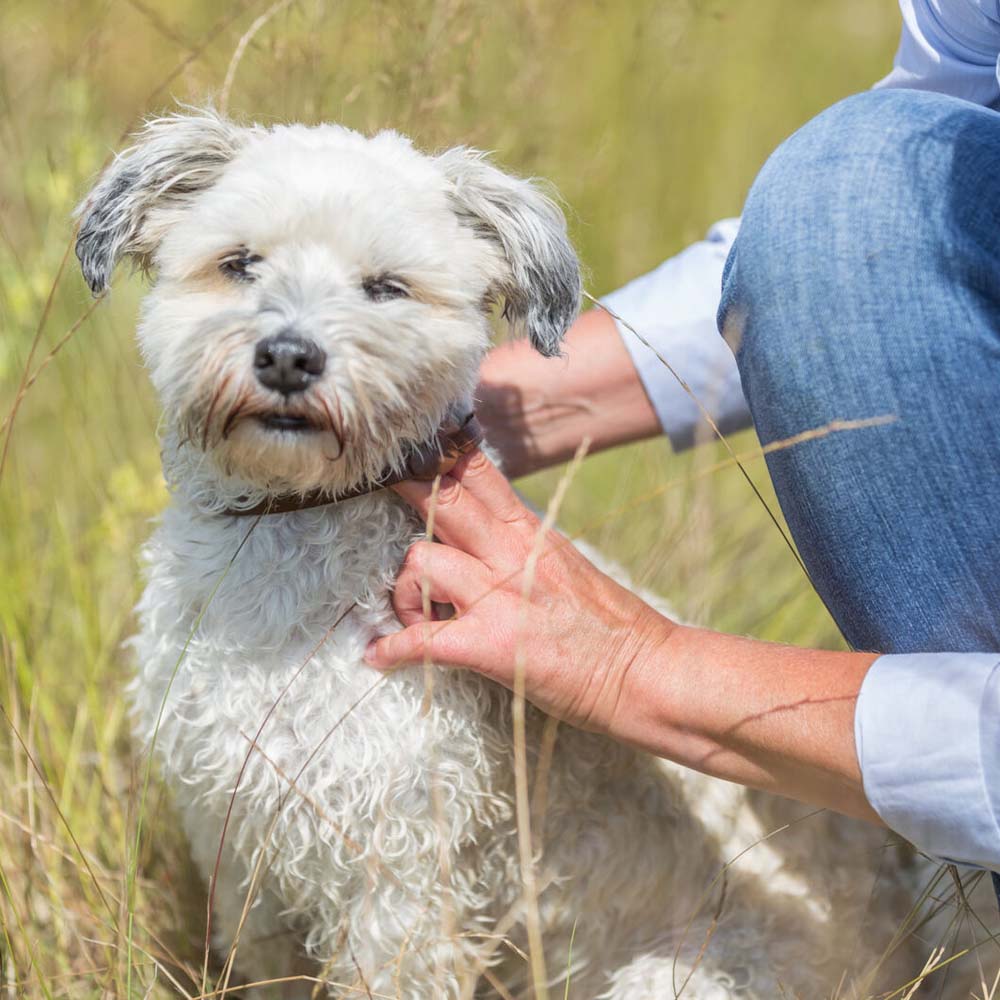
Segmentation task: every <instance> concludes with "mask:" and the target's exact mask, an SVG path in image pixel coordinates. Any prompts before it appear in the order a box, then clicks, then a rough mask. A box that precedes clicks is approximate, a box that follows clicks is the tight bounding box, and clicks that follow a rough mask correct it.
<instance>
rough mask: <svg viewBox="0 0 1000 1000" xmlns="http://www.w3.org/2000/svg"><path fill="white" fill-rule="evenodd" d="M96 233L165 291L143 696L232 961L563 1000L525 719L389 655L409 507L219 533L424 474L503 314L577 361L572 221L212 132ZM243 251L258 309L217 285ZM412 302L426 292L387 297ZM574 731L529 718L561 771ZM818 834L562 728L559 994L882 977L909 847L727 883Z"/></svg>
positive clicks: (417, 158)
mask: <svg viewBox="0 0 1000 1000" xmlns="http://www.w3.org/2000/svg"><path fill="white" fill-rule="evenodd" d="M82 215H83V219H82V224H81V230H80V243H79V246H78V253H79V255H80V258H81V262H82V265H83V268H84V272H85V274H86V276H87V278H88V280H89V281H90V283H91V285H92V286H93V287H94V288H95V290H97V289H101V288H103V287H104V286H105V285H106V284H107V283H108V281H109V279H110V275H111V271H112V269H113V268H114V265H115V263H116V261H117V260H118V258H119V257H120V256H122V255H128V256H131V257H133V259H136V260H138V261H139V262H140V263H141V264H143V265H144V266H147V265H148V266H150V267H151V268H152V269H153V270H154V271H155V274H156V282H155V285H154V287H153V290H152V292H151V294H150V295H149V297H148V298H147V300H146V302H145V305H144V308H143V314H142V320H141V324H140V329H139V338H140V343H141V345H142V350H143V354H144V357H145V359H146V362H147V364H148V366H149V370H150V374H151V376H152V379H153V382H154V384H155V386H156V388H157V390H158V391H159V394H160V396H161V398H162V401H163V404H164V410H165V414H166V418H165V433H164V466H165V469H166V473H167V477H168V481H169V483H170V485H171V489H172V492H173V499H172V503H171V505H170V507H169V508H168V510H167V511H166V512H165V514H164V515H163V519H162V522H161V523H160V525H159V527H158V528H157V530H156V532H155V534H154V536H153V538H152V540H151V541H150V543H149V544H148V545H147V547H146V550H145V565H146V573H147V578H148V585H147V587H146V590H145V593H144V595H143V597H142V600H141V603H140V605H139V618H140V623H141V630H140V633H139V635H138V637H137V638H136V639H135V640H134V648H135V654H136V658H137V662H138V665H139V669H138V674H137V676H136V679H135V682H134V684H133V686H132V697H133V699H134V705H135V718H136V731H137V733H138V736H139V738H140V739H141V740H142V742H143V743H144V744H145V745H146V746H147V747H150V748H152V747H154V746H155V753H156V757H157V760H158V762H159V765H160V768H161V770H162V772H163V774H164V775H165V776H166V778H167V780H168V781H169V783H170V785H171V787H172V789H173V791H174V795H175V799H176V803H177V807H178V809H179V810H180V814H181V816H182V817H183V822H184V826H185V830H186V832H187V835H188V837H189V838H190V842H191V847H192V851H193V853H194V856H195V858H196V859H197V861H198V864H199V865H200V867H201V870H202V871H203V873H204V875H205V877H206V879H209V880H211V879H213V878H216V877H217V881H216V884H215V888H214V900H215V914H214V918H213V925H214V931H215V943H216V945H217V946H218V948H219V949H220V951H221V952H222V954H226V953H228V952H229V951H230V950H231V949H234V948H235V949H236V965H237V967H238V968H240V969H241V970H242V972H243V974H244V976H247V977H251V978H252V979H267V978H274V977H280V976H283V975H287V974H288V973H289V972H290V971H292V969H293V963H294V961H295V958H296V954H297V953H298V952H304V953H305V955H306V956H307V957H308V958H309V959H311V960H312V961H313V963H314V964H313V967H312V971H313V973H316V972H317V970H321V971H322V976H323V977H324V978H325V979H326V980H328V981H329V982H330V983H332V984H338V985H332V986H330V987H329V990H330V993H331V994H332V995H338V996H339V995H343V996H356V995H359V992H360V994H361V995H364V991H365V990H367V991H370V995H371V996H380V997H385V996H389V997H401V998H405V1000H418V998H419V1000H426V998H431V997H434V998H439V997H440V998H458V997H459V996H468V997H471V996H473V995H475V996H487V995H495V994H493V993H492V992H491V988H490V987H489V986H488V984H486V982H485V981H481V980H480V972H481V971H482V969H483V968H484V967H486V966H489V967H491V969H492V972H491V974H492V975H493V976H494V977H495V979H496V980H498V981H500V982H503V983H504V984H506V989H507V990H508V991H509V992H510V993H511V994H512V995H514V996H517V997H528V996H530V995H532V989H531V986H530V982H529V974H528V967H527V965H526V963H525V961H524V960H523V957H522V952H521V950H520V949H522V948H523V947H524V946H525V942H524V935H523V932H522V901H521V895H522V879H521V873H520V868H519V862H518V852H517V835H516V816H515V809H514V776H513V764H512V754H511V719H510V697H509V695H508V693H507V692H506V691H504V690H502V689H500V688H497V687H495V686H493V685H491V684H490V683H488V682H486V681H484V680H482V679H480V678H479V677H478V676H475V675H473V674H471V673H467V672H463V671H445V670H439V669H437V668H434V669H433V686H432V688H431V689H430V690H431V691H432V693H431V696H430V697H429V699H428V698H427V690H428V689H427V686H426V678H425V674H424V671H423V670H422V669H409V670H403V671H400V672H398V673H395V674H392V675H390V676H388V677H385V678H382V677H381V676H379V675H377V674H375V673H374V672H372V671H371V670H369V669H367V668H366V667H365V666H364V664H363V662H362V653H363V650H364V648H365V646H366V644H367V643H368V641H369V640H370V639H371V638H372V637H373V636H375V635H378V634H384V633H386V632H388V631H391V630H393V629H395V628H396V627H398V623H397V622H396V620H395V618H394V616H393V613H392V609H391V604H390V599H389V597H390V593H391V588H392V583H393V580H394V577H395V574H396V572H397V569H398V567H399V565H400V562H401V560H402V558H403V555H404V553H405V551H406V549H407V547H408V546H409V545H410V544H411V542H412V541H413V540H414V539H415V538H417V537H419V536H420V534H421V533H422V526H421V525H420V524H419V523H418V522H417V521H416V520H415V519H414V517H413V515H412V514H411V513H410V512H409V511H408V510H407V509H406V508H405V507H404V505H402V504H401V502H399V501H398V500H397V499H396V498H395V497H394V496H393V495H392V494H391V493H376V494H373V495H370V496H366V497H362V498H359V499H355V500H351V501H348V502H344V503H341V504H336V505H332V506H328V507H324V508H319V509H313V510H306V511H299V512H295V513H289V514H282V515H275V516H269V517H265V518H263V519H261V520H260V521H259V523H255V522H254V521H253V520H252V519H243V518H235V517H232V516H227V515H225V514H223V513H220V512H222V511H224V510H226V509H227V508H230V507H233V506H235V505H241V504H242V505H252V504H254V503H256V502H257V501H258V500H260V499H261V498H263V497H266V496H268V495H271V494H275V493H285V492H289V491H303V492H304V491H306V490H311V489H313V488H316V487H318V486H322V487H326V488H328V489H331V490H337V489H346V488H349V487H351V486H352V485H355V484H357V483H359V482H361V481H363V480H365V479H366V478H371V477H373V476H376V475H377V474H378V473H379V472H381V471H382V470H383V469H384V468H386V467H387V466H397V467H398V466H399V465H400V464H401V463H402V462H403V461H404V459H405V455H406V451H407V449H408V448H409V447H411V446H412V445H414V444H417V443H420V442H423V441H426V440H427V439H429V438H430V437H431V436H432V434H433V432H434V430H435V429H436V428H437V427H438V425H439V424H440V423H441V422H442V420H444V419H445V418H446V417H447V416H448V415H449V414H451V413H453V412H460V411H462V410H463V409H464V408H465V407H467V406H468V405H469V400H470V397H471V393H472V390H473V388H474V386H475V381H476V372H477V369H478V365H479V363H480V361H481V359H482V356H483V354H484V352H485V351H486V349H487V347H488V344H489V339H490V327H489V320H488V313H489V311H490V308H491V306H492V305H493V304H494V303H495V302H497V301H498V300H502V301H503V302H504V303H505V305H506V312H507V313H508V315H509V316H510V318H511V319H512V320H513V321H514V322H515V324H518V325H520V326H521V327H522V328H523V329H524V330H525V332H526V333H527V335H528V336H529V337H530V338H531V339H532V341H533V342H534V343H535V346H536V347H537V348H538V349H539V350H541V351H542V352H543V353H546V354H553V353H557V352H558V343H559V338H560V336H561V335H562V333H563V332H564V330H565V328H566V326H567V325H568V324H569V322H570V321H571V319H572V317H573V315H574V313H575V310H576V308H577V302H578V295H579V272H578V268H577V264H576V259H575V256H574V254H573V251H572V248H571V247H570V245H569V243H568V241H567V239H566V233H565V226H564V223H563V221H562V217H561V214H560V213H559V211H558V209H556V208H555V206H554V205H553V204H552V203H551V202H550V201H549V200H548V199H546V198H545V197H543V196H542V195H541V194H539V192H538V191H537V190H536V189H535V188H534V187H533V186H532V185H531V184H530V183H528V182H526V181H522V180H517V179H515V178H512V177H510V176H508V175H506V174H504V173H502V172H501V171H499V170H498V169H497V168H496V167H494V166H492V165H491V164H490V163H489V162H488V161H487V160H486V159H484V158H483V157H482V156H481V155H480V154H476V153H474V152H470V151H467V150H452V151H449V152H448V153H445V154H443V155H441V156H438V157H431V156H425V155H423V154H421V153H419V152H418V151H416V150H415V149H414V148H413V147H412V146H411V145H410V143H409V142H408V141H407V140H406V139H404V138H403V137H401V136H399V135H396V134H394V133H382V134H379V135H376V136H374V137H373V138H366V137H363V136H361V135H358V134H356V133H354V132H351V131H349V130H347V129H344V128H340V127H336V126H321V127H318V128H306V127H303V126H279V127H274V128H270V129H264V128H260V127H253V128H240V127H238V126H236V125H234V124H232V123H230V122H228V121H225V120H222V119H220V118H218V117H217V116H215V115H213V114H212V113H210V112H206V113H203V114H199V115H194V116H186V115H178V116H173V117H168V118H165V119H159V120H157V121H155V122H152V123H150V125H149V126H148V127H147V129H146V130H145V132H144V133H142V134H141V135H140V136H139V137H138V140H137V142H136V144H135V145H134V146H133V147H132V148H131V149H130V150H128V151H126V152H125V153H124V154H122V155H121V156H120V157H119V158H118V160H117V161H116V162H115V164H114V165H113V166H112V167H111V168H110V169H109V171H108V172H107V174H106V175H105V176H104V177H103V178H102V179H101V180H100V182H99V183H98V185H97V187H96V188H95V190H94V191H93V193H92V194H91V196H90V198H89V199H88V200H87V202H85V204H84V206H83V208H82ZM234 252H239V253H245V254H246V256H247V258H248V260H250V263H249V264H248V265H247V268H246V273H245V274H240V275H239V276H238V280H234V279H233V277H232V276H231V275H228V274H227V273H226V271H225V268H222V269H221V270H220V262H221V261H223V260H225V259H227V257H230V256H231V255H232V254H233V253H234ZM385 275H391V276H392V278H393V281H395V282H397V283H398V284H399V285H400V286H401V287H402V288H403V289H404V292H403V293H402V294H399V295H395V294H394V295H393V296H392V297H390V298H389V299H388V300H373V299H372V298H371V296H369V295H367V294H366V290H365V289H366V285H365V282H366V280H367V279H370V278H372V277H373V276H376V277H377V276H385ZM288 329H293V330H294V331H296V332H297V333H298V334H300V335H302V336H306V337H308V338H310V339H311V340H313V341H314V342H315V343H316V344H318V345H319V346H320V347H321V348H322V350H323V352H325V355H326V358H327V365H326V368H325V370H324V372H323V374H322V377H321V378H319V379H318V380H317V381H316V383H315V384H314V385H312V386H310V388H309V389H308V391H306V392H304V393H298V394H294V395H292V394H289V395H287V396H283V395H282V394H280V393H277V392H274V391H273V390H270V389H267V388H266V387H264V386H263V385H261V384H260V383H259V382H258V381H257V379H256V378H255V374H254V369H253V351H254V345H255V344H256V343H257V342H258V341H260V340H261V339H262V338H265V337H268V336H273V335H275V334H276V333H279V332H280V331H283V330H288ZM273 414H282V415H290V416H294V417H297V418H300V419H301V420H302V421H303V422H304V423H305V424H306V425H307V427H306V429H305V430H287V429H275V428H274V427H273V426H270V425H269V424H268V423H267V418H268V416H269V415H273ZM335 623H336V627H334V628H331V627H332V626H334V625H335ZM544 723H545V720H544V718H543V717H542V716H541V715H540V713H535V712H529V727H528V728H529V749H530V756H531V765H532V767H534V766H535V764H536V763H537V754H538V747H539V744H540V738H541V731H542V727H543V726H544ZM230 809H231V815H229V812H230ZM796 809H797V807H795V806H792V805H790V804H787V803H786V804H782V803H780V802H777V801H776V800H769V799H767V798H766V797H763V796H757V795H755V794H753V793H748V792H746V791H745V790H743V789H739V788H737V787H736V786H731V785H727V784H725V783H722V782H717V781H712V780H709V779H707V778H704V777H702V776H700V775H697V774H694V773H691V772H685V771H682V770H681V769H679V768H675V767H672V766H670V765H668V764H665V763H663V762H661V761H656V760H653V759H651V758H648V757H645V756H643V755H642V754H639V753H637V752H634V751H632V750H630V749H627V748H625V747H622V746H618V745H615V744H613V743H611V742H609V741H607V740H604V739H602V738H599V737H597V736H594V735H589V734H585V733H582V732H577V731H572V730H569V729H565V728H564V729H562V730H561V731H560V732H559V734H558V739H557V742H556V744H555V752H554V755H553V758H552V763H551V772H550V777H549V792H548V803H547V809H546V810H545V814H544V819H540V818H538V817H536V822H535V826H536V833H537V834H538V836H539V844H540V846H539V856H538V862H537V866H538V872H539V878H540V879H541V882H542V885H543V890H542V892H541V895H540V900H539V906H540V912H541V918H542V925H543V932H544V939H545V942H546V960H547V965H548V971H549V975H550V977H551V980H550V983H549V985H550V986H553V987H555V986H558V984H560V983H562V982H563V981H564V980H565V978H566V976H567V975H569V976H570V977H571V988H572V995H573V996H574V997H578V998H586V997H598V996H601V997H608V998H615V1000H625V998H628V1000H643V998H649V1000H653V998H661V997H673V996H675V995H678V993H677V991H680V993H679V995H683V996H687V997H693V998H697V1000H710V998H711V1000H715V998H737V997H743V998H747V997H754V998H759V1000H773V998H777V997H779V996H782V995H787V996H791V995H799V996H803V997H810V998H815V997H820V996H826V995H828V994H830V993H832V991H833V990H834V989H836V988H837V984H838V983H839V982H841V977H842V975H843V976H845V977H846V978H845V979H844V980H843V982H844V983H855V982H857V983H861V982H863V981H864V975H865V973H866V972H867V970H869V969H870V968H871V967H872V966H873V963H874V961H875V959H876V957H877V956H878V955H879V954H880V952H881V950H882V948H883V947H884V946H885V945H886V944H887V943H888V941H889V938H890V936H891V934H892V932H893V930H894V929H895V926H896V923H897V918H898V916H899V903H900V901H901V900H904V901H905V900H907V899H908V895H907V893H905V892H903V891H902V888H901V887H903V886H904V885H905V884H906V882H907V878H908V876H907V875H906V874H905V873H904V872H903V871H902V869H901V866H900V865H899V864H898V863H897V862H896V860H895V856H894V854H892V852H889V854H888V855H886V854H885V853H883V852H882V851H881V849H880V848H881V845H882V840H883V839H884V838H883V837H882V835H881V834H879V833H878V832H876V831H874V830H870V829H868V828H866V827H863V826H861V825H860V824H854V823H851V822H848V821H846V820H840V819H837V818H834V817H827V816H824V817H820V818H815V819H813V820H812V821H810V822H808V823H803V824H802V825H801V827H800V828H798V829H797V830H796V831H795V832H794V833H790V834H788V835H786V837H784V838H782V839H779V840H775V841H770V842H766V843H763V844H761V845H759V846H758V847H756V848H754V849H753V850H752V851H750V852H749V854H747V855H746V856H745V857H744V858H743V859H742V861H741V862H740V863H739V864H738V865H736V866H734V867H733V868H731V869H729V870H728V871H727V872H726V874H725V876H724V877H722V878H718V879H717V877H718V876H719V875H720V872H721V871H722V869H723V866H724V863H725V862H726V861H727V860H728V859H729V858H731V857H733V856H734V855H736V854H737V852H739V851H740V850H742V849H743V848H746V847H748V846H749V845H750V844H752V843H753V842H754V841H756V840H759V839H760V838H762V837H763V836H764V835H765V834H767V833H768V832H769V831H770V830H771V829H772V828H773V826H774V825H778V824H780V822H784V821H787V820H788V818H789V817H791V816H792V815H794V814H795V812H796ZM227 816H228V819H227ZM220 845H221V847H220ZM716 879H717V881H715V882H713V880H716ZM877 879H880V880H881V881H880V886H881V888H880V889H879V891H878V892H876V893H874V894H872V892H871V890H872V887H873V885H874V883H875V881H876V880H877ZM245 904H246V905H245ZM903 912H905V907H904V910H903ZM498 928H499V930H498ZM498 933H501V934H506V936H507V938H508V940H509V942H510V944H509V945H508V944H506V943H499V942H498V941H497V940H496V937H497V934H498ZM571 939H572V940H573V944H572V951H571V949H570V941H571ZM897 958H898V955H897ZM922 961H923V957H921V958H920V959H919V960H918V961H917V962H916V969H919V967H920V965H921V964H922ZM889 964H890V966H891V963H889ZM905 964H906V963H905V962H904V965H905ZM559 988H560V990H561V989H562V987H559ZM842 988H844V987H842ZM783 991H784V992H783ZM252 995H255V996H256V995H260V994H259V993H258V992H256V991H255V992H254V993H253V994H252ZM844 995H846V994H844Z"/></svg>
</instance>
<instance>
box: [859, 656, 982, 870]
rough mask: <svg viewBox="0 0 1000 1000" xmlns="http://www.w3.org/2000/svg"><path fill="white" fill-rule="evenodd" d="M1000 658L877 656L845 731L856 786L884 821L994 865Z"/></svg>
mask: <svg viewBox="0 0 1000 1000" xmlns="http://www.w3.org/2000/svg"><path fill="white" fill-rule="evenodd" d="M998 668H1000V659H998V656H997V655H996V654H993V653H915V654H897V655H892V656H881V657H879V659H877V660H876V661H875V662H874V663H873V664H872V666H871V667H870V669H869V670H868V673H867V675H866V676H865V679H864V682H863V683H862V685H861V691H860V692H859V694H858V703H857V708H856V710H855V715H854V736H855V743H856V746H857V753H858V764H859V765H860V767H861V776H862V781H863V783H864V790H865V795H866V796H867V797H868V801H869V802H870V803H871V805H872V807H873V808H874V809H875V811H876V812H877V813H878V814H879V816H881V817H882V819H883V820H884V822H885V823H886V825H887V826H889V827H891V828H892V829H893V830H895V831H897V832H898V833H900V834H902V835H903V836H904V837H906V839H907V840H909V841H910V842H911V843H913V844H914V845H915V846H916V847H918V848H919V849H920V850H922V851H925V852H926V853H927V854H930V855H932V856H933V857H936V858H938V859H940V860H944V861H949V862H955V863H958V864H970V865H976V866H979V867H982V868H989V869H992V870H994V871H996V870H1000V825H998V823H997V816H998V807H1000V787H998V786H1000V669H998Z"/></svg>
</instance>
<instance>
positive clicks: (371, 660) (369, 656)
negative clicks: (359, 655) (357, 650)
mask: <svg viewBox="0 0 1000 1000" xmlns="http://www.w3.org/2000/svg"><path fill="white" fill-rule="evenodd" d="M377 641H378V640H376V639H372V641H371V642H369V643H368V645H367V646H365V663H368V664H370V665H371V666H373V667H374V666H375V645H376V643H377Z"/></svg>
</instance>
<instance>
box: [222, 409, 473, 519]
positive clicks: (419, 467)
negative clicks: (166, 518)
mask: <svg viewBox="0 0 1000 1000" xmlns="http://www.w3.org/2000/svg"><path fill="white" fill-rule="evenodd" d="M482 442H483V428H482V426H481V425H480V423H479V421H478V420H477V419H476V414H475V413H470V414H469V415H468V416H466V417H465V419H464V420H463V421H462V422H461V423H460V424H458V425H457V426H455V425H449V424H443V425H442V426H441V427H440V428H439V429H438V432H437V434H435V435H434V438H433V439H432V440H431V441H428V442H427V443H426V444H423V445H420V446H419V447H417V448H415V449H414V450H413V452H412V453H411V454H410V457H409V458H408V459H407V460H406V465H405V466H404V467H403V470H402V471H401V472H392V471H387V472H385V473H384V474H383V475H381V476H379V478H378V479H376V480H375V481H374V482H372V483H368V484H365V485H362V486H356V487H354V489H351V490H347V491H345V492H343V493H329V492H328V491H326V490H323V489H317V490H310V491H309V492H307V493H285V494H280V495H278V496H273V497H267V498H266V499H264V500H261V502H260V503H257V504H254V505H253V506H252V507H228V508H227V509H226V510H224V511H222V513H223V514H225V515H227V516H229V517H256V516H258V515H260V514H288V513H290V512H292V511H295V510H308V509H309V508H310V507H325V506H327V505H328V504H334V503H340V501H341V500H353V499H354V498H355V497H363V496H367V495H368V494H370V493H377V492H378V491H379V490H384V489H387V488H388V487H389V486H395V485H396V483H401V482H403V481H404V480H406V479H416V480H419V481H421V482H429V481H430V480H432V479H434V478H435V477H436V476H444V475H446V474H447V473H449V472H451V470H452V469H453V468H454V467H455V464H456V463H457V462H458V460H459V459H460V458H461V457H462V456H463V455H468V454H469V452H470V451H474V450H475V449H476V448H478V447H479V445H480V444H482Z"/></svg>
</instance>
